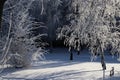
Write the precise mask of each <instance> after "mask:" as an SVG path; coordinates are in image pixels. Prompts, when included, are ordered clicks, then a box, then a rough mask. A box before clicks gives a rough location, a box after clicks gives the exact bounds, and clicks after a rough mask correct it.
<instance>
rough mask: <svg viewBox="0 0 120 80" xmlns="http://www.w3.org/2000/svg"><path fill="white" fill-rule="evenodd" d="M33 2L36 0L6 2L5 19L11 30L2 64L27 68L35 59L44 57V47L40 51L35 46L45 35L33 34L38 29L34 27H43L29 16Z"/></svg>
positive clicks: (9, 0) (6, 40)
mask: <svg viewBox="0 0 120 80" xmlns="http://www.w3.org/2000/svg"><path fill="white" fill-rule="evenodd" d="M33 2H34V0H25V1H21V0H16V1H15V0H8V1H7V2H6V4H5V8H4V12H5V14H4V16H3V19H4V20H5V22H6V23H8V27H9V30H8V35H7V36H6V35H5V36H6V39H5V40H4V41H3V42H4V45H5V46H4V48H3V50H2V56H3V57H2V59H1V61H0V62H1V64H5V63H10V64H12V65H13V66H15V67H27V66H29V65H30V63H31V62H32V61H33V60H34V59H35V60H36V59H40V58H41V56H43V53H44V52H42V51H44V50H42V48H41V47H42V46H41V47H40V48H39V49H38V48H36V46H35V39H36V38H40V37H41V36H43V34H39V35H36V36H34V35H32V34H31V33H32V30H33V29H34V28H36V27H33V25H39V26H38V27H41V25H40V24H41V23H39V22H34V21H32V17H30V16H29V9H30V8H31V7H30V6H31V4H32V3H33ZM3 42H2V43H3ZM2 47H3V46H2ZM34 55H37V56H34ZM35 57H37V58H35ZM38 57H39V58H38Z"/></svg>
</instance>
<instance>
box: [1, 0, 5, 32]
mask: <svg viewBox="0 0 120 80" xmlns="http://www.w3.org/2000/svg"><path fill="white" fill-rule="evenodd" d="M5 1H7V0H0V30H1V22H2V14H3V6H4V4H5Z"/></svg>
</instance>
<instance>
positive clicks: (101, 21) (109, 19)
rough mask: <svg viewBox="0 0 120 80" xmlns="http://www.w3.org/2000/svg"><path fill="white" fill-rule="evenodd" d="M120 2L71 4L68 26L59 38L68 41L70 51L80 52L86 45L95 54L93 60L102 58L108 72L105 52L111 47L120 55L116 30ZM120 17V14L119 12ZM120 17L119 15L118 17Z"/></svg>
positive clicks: (76, 0) (85, 0)
mask: <svg viewBox="0 0 120 80" xmlns="http://www.w3.org/2000/svg"><path fill="white" fill-rule="evenodd" d="M116 4H117V5H119V4H120V1H119V0H70V6H68V9H69V11H70V12H69V13H68V14H66V16H67V20H68V24H66V25H64V27H63V28H61V29H60V33H59V34H58V38H65V40H64V42H65V44H66V45H67V46H69V49H70V50H71V48H72V47H73V48H75V49H77V50H80V45H81V44H82V45H86V47H88V48H89V50H90V52H91V53H92V56H93V57H92V59H94V56H96V55H97V54H99V55H100V56H101V64H102V67H103V69H106V65H105V62H104V51H105V50H106V49H107V48H108V47H109V46H111V48H112V49H114V50H112V51H113V52H114V51H115V50H117V52H119V46H120V45H119V42H120V39H119V36H120V35H119V32H118V31H114V32H113V31H112V29H114V28H116V24H115V22H116V20H115V16H116V13H117V12H118V11H119V9H118V6H116ZM118 14H119V12H118ZM118 16H119V15H118Z"/></svg>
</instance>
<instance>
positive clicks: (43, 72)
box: [0, 48, 120, 80]
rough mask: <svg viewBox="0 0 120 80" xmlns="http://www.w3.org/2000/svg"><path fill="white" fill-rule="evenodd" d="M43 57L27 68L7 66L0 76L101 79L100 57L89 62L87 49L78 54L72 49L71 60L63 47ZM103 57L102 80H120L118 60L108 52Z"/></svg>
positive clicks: (24, 79)
mask: <svg viewBox="0 0 120 80" xmlns="http://www.w3.org/2000/svg"><path fill="white" fill-rule="evenodd" d="M45 57H46V59H45V60H42V61H38V62H35V63H33V64H32V66H31V67H29V68H27V69H14V68H7V69H5V70H4V72H3V73H1V75H0V76H1V77H2V78H3V80H7V79H9V80H103V79H102V78H103V70H102V67H101V63H100V58H99V57H97V59H96V60H95V61H93V62H91V60H90V53H88V51H87V50H83V51H82V52H81V54H80V55H79V56H78V55H77V53H76V52H75V51H74V60H73V61H70V60H69V53H68V50H67V49H65V48H55V49H54V50H53V52H52V53H48V54H46V55H45ZM105 58H106V59H105V60H106V65H107V70H106V71H105V79H104V80H120V62H118V61H117V59H116V58H115V57H114V58H112V57H111V56H110V55H108V54H106V57H105ZM111 67H114V68H115V75H114V76H112V77H110V76H109V74H110V70H111ZM0 80H2V79H0Z"/></svg>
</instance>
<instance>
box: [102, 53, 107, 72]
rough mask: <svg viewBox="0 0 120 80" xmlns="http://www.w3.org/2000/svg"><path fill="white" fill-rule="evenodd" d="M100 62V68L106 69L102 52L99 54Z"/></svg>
mask: <svg viewBox="0 0 120 80" xmlns="http://www.w3.org/2000/svg"><path fill="white" fill-rule="evenodd" d="M101 64H102V68H103V70H106V64H105V60H104V54H103V53H102V54H101Z"/></svg>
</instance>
